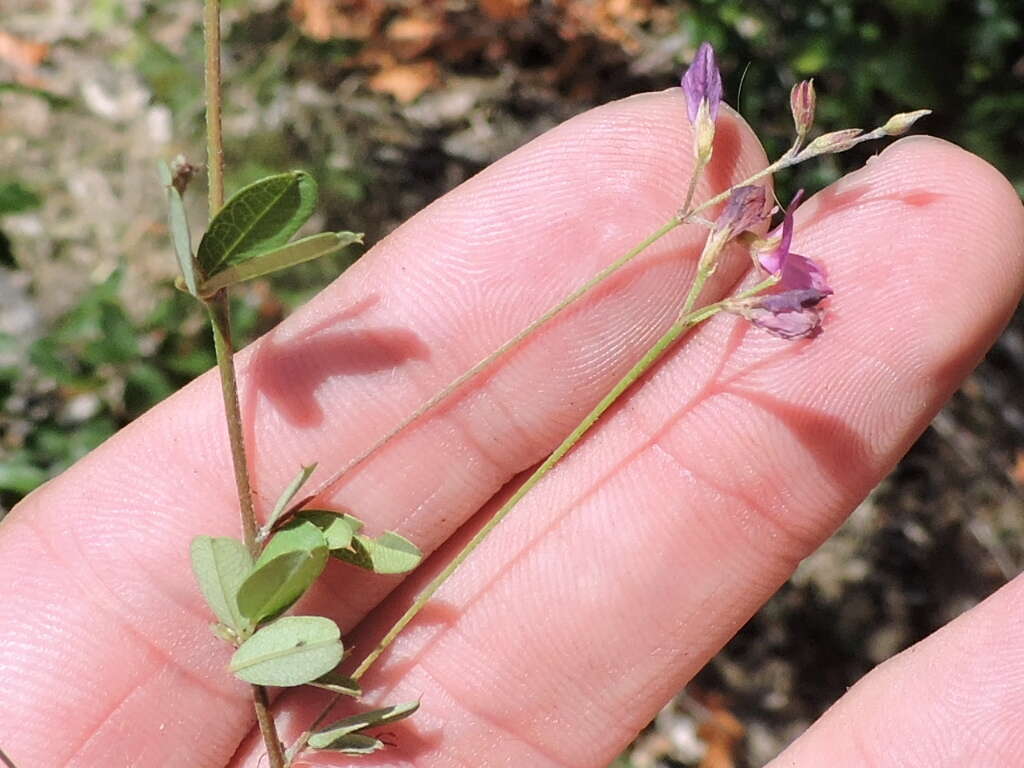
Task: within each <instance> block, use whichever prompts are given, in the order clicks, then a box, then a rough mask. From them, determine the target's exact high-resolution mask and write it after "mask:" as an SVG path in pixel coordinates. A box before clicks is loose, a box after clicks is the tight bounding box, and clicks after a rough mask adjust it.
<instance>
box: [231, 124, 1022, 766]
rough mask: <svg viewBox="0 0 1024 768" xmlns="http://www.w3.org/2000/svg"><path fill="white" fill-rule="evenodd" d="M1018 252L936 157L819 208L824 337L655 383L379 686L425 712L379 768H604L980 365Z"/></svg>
mask: <svg viewBox="0 0 1024 768" xmlns="http://www.w3.org/2000/svg"><path fill="white" fill-rule="evenodd" d="M1022 238H1024V214H1022V211H1021V207H1020V204H1019V202H1018V201H1017V198H1016V195H1015V194H1014V192H1013V190H1012V188H1011V187H1010V186H1009V184H1008V183H1007V182H1006V181H1005V180H1004V179H1003V178H1002V177H1001V176H1000V175H999V174H998V173H997V172H996V171H994V170H993V169H992V168H991V167H989V166H988V165H986V164H984V163H983V162H982V161H980V160H979V159H977V158H976V157H973V156H971V155H968V154H967V153H965V152H963V151H962V150H959V149H957V148H956V147H954V146H952V145H949V144H946V143H944V142H940V141H936V140H932V139H914V140H910V141H904V142H899V143H897V144H896V145H895V146H893V147H892V148H890V149H889V150H887V151H886V152H884V153H883V154H882V155H881V156H880V157H877V158H875V159H874V160H873V162H871V163H870V164H869V165H868V166H867V167H866V168H865V169H863V170H861V171H859V172H857V173H855V174H853V175H851V176H850V177H848V178H846V179H844V180H842V181H840V182H839V183H838V184H836V185H833V186H832V187H830V188H829V189H827V190H825V191H824V192H823V193H821V194H819V195H817V196H815V198H813V199H812V201H810V202H808V203H807V204H806V205H805V206H804V207H803V208H802V209H801V210H800V212H799V213H798V216H797V236H796V240H795V245H794V249H795V250H797V251H798V252H800V253H802V254H805V255H807V256H810V257H812V258H815V259H820V260H821V261H823V262H824V263H825V264H826V265H827V268H828V270H829V276H830V282H831V283H832V285H833V287H834V288H835V291H836V293H835V296H834V297H833V298H832V299H830V304H829V307H830V308H829V316H828V318H827V319H826V325H825V331H824V334H823V335H822V336H821V337H820V338H818V339H814V340H810V341H803V342H795V343H794V342H785V341H782V340H778V339H774V338H772V337H769V336H766V335H763V334H761V333H760V332H757V331H755V330H752V329H750V328H749V327H747V326H744V325H743V323H742V322H740V321H739V320H736V319H732V318H724V317H723V318H718V319H716V320H714V321H712V322H711V323H710V324H709V325H708V326H707V327H704V328H702V329H701V330H700V331H699V332H698V333H697V334H696V335H695V336H694V337H693V338H692V340H691V341H690V342H689V344H687V345H686V346H685V347H684V348H682V349H681V350H679V351H678V352H677V353H676V354H674V355H673V356H672V357H670V358H669V359H668V360H667V361H666V362H665V363H664V364H663V365H662V366H660V367H659V368H658V369H657V371H656V372H655V373H654V374H653V375H652V376H650V377H649V378H648V379H647V380H646V381H644V382H643V383H642V385H641V386H640V387H639V388H638V389H637V390H635V391H634V392H633V393H632V394H631V395H630V396H629V397H628V399H627V400H626V401H625V402H624V403H623V404H622V406H621V407H620V408H618V409H617V410H616V411H615V412H614V413H613V414H612V415H611V417H610V418H608V419H607V420H606V421H605V422H604V423H602V424H601V425H599V427H598V428H597V430H596V431H595V432H594V433H592V434H591V437H590V438H588V439H586V440H585V441H584V443H583V444H582V445H581V446H579V447H578V448H577V449H576V450H575V451H574V452H573V453H572V454H570V456H569V457H568V458H567V460H566V461H565V462H564V463H563V464H562V465H560V466H559V467H558V468H557V469H556V470H555V472H554V473H553V474H552V475H550V476H549V477H548V478H547V479H546V480H545V481H544V482H543V483H542V484H541V485H539V486H538V487H537V489H536V490H535V492H534V493H533V494H531V495H530V496H527V497H526V499H525V501H524V502H523V504H522V506H521V507H520V508H518V509H517V510H515V511H514V512H513V514H512V515H511V516H510V517H509V518H508V519H507V520H506V521H505V522H504V523H503V524H502V525H501V526H499V528H498V529H497V530H496V532H495V533H494V535H493V536H492V537H491V538H490V539H488V540H487V541H486V542H485V544H484V545H483V546H481V548H480V549H479V550H478V551H477V552H476V553H475V554H474V556H473V557H471V558H470V559H469V561H467V563H466V565H465V566H464V567H463V568H462V569H461V570H460V571H459V572H458V573H457V574H456V576H455V577H454V578H453V579H452V580H451V581H450V582H448V584H447V585H446V586H445V587H444V588H443V589H442V590H441V591H440V592H439V593H438V595H437V597H436V598H435V601H434V602H433V606H434V608H433V611H432V610H431V609H430V608H428V609H427V611H425V612H424V614H423V616H422V620H420V621H417V622H414V624H413V625H412V627H411V630H410V631H409V632H408V633H407V634H406V635H403V636H402V637H401V638H400V639H399V641H398V642H397V643H396V645H395V646H394V650H393V652H392V653H390V654H389V655H388V656H387V657H386V661H385V663H384V664H383V665H382V666H379V667H377V668H376V670H375V671H374V673H371V675H370V676H368V677H367V679H366V683H367V687H368V689H369V690H371V691H373V692H374V695H373V697H372V698H371V700H370V701H371V703H372V702H376V701H381V702H383V701H387V702H395V701H400V700H406V699H416V698H420V697H422V700H423V705H422V708H421V711H420V712H419V713H417V715H416V717H415V718H414V720H412V721H411V722H409V723H408V724H407V725H405V727H403V728H401V729H396V731H397V735H396V736H394V737H392V739H393V740H395V741H397V742H398V744H399V747H398V749H397V750H396V751H392V752H390V753H388V754H387V755H386V756H385V757H384V758H383V759H382V760H381V761H380V762H378V763H373V762H371V763H370V764H371V765H384V764H387V765H397V764H401V765H416V766H417V767H418V768H423V767H425V766H449V765H465V764H480V763H481V762H483V763H485V764H488V765H530V766H546V765H552V766H600V765H606V764H607V763H608V762H609V761H610V760H611V759H612V758H613V757H614V755H615V754H616V753H617V752H618V751H619V750H620V748H621V747H622V746H623V745H624V744H625V743H627V742H628V741H629V740H630V739H631V738H632V737H633V735H635V733H636V731H637V730H638V729H639V728H640V727H642V726H643V725H644V724H645V723H646V722H647V721H648V720H649V719H650V717H651V716H652V715H653V714H654V713H655V712H656V711H657V709H658V708H659V707H660V706H661V705H662V704H663V702H664V701H665V700H667V699H668V698H669V697H670V696H671V695H673V694H674V693H675V692H676V691H677V690H678V689H679V687H680V686H681V685H683V684H684V683H685V682H686V680H688V679H689V678H690V677H691V676H692V675H693V674H694V673H695V672H696V671H697V670H698V669H699V668H700V666H701V665H703V664H704V663H705V661H706V660H707V659H708V658H709V657H710V656H711V655H712V654H713V653H714V652H715V651H716V650H717V649H718V648H719V647H720V646H721V645H722V644H724V642H725V641H726V640H727V639H728V638H729V637H730V636H731V635H732V634H733V633H734V632H735V631H736V629H738V628H739V627H740V626H741V625H742V624H743V623H744V622H745V621H746V620H747V619H748V618H749V616H750V615H751V614H752V613H753V612H754V610H756V608H757V607H758V606H759V605H760V604H761V603H762V602H763V601H764V600H765V599H766V598H767V597H768V596H769V595H770V594H771V593H772V592H773V591H774V590H775V589H776V588H777V587H778V586H779V585H780V584H781V583H782V582H783V581H784V580H785V579H786V578H787V577H788V575H789V574H790V573H791V571H792V569H793V567H794V566H795V564H796V563H797V562H798V561H799V560H800V559H801V558H802V557H804V556H806V555H807V554H808V553H809V552H810V551H811V550H812V549H813V548H814V547H815V546H816V545H817V544H818V543H819V542H820V541H821V540H822V539H823V538H824V537H825V536H827V535H828V534H829V533H830V532H831V531H832V530H833V529H834V528H835V527H836V526H837V525H838V524H839V523H840V522H841V520H842V519H843V517H844V516H845V515H846V514H848V512H849V511H850V510H851V509H852V508H853V507H854V506H855V505H856V504H857V503H858V502H859V501H860V500H861V499H862V498H863V497H864V496H865V495H866V493H867V492H868V491H869V490H870V488H871V487H873V486H874V484H875V483H876V482H877V481H878V480H879V479H880V478H881V477H882V475H883V474H884V473H885V472H886V471H888V469H889V468H891V466H892V465H893V464H894V463H895V461H896V460H897V458H898V457H899V456H900V455H901V454H902V453H903V452H904V451H905V450H906V448H907V447H908V446H909V445H910V444H911V442H912V440H913V439H914V438H915V437H916V436H917V435H918V434H919V433H920V432H921V430H922V429H923V428H924V427H925V426H926V424H927V423H928V421H929V420H930V418H931V417H932V415H933V414H934V413H935V412H936V411H937V410H938V408H939V407H940V406H941V404H942V403H943V401H944V400H945V399H946V398H947V397H948V396H949V395H950V393H951V392H952V391H953V389H954V388H955V386H956V385H957V382H958V381H959V380H960V379H961V378H962V377H963V376H964V375H965V374H966V372H967V371H968V370H969V369H970V368H971V367H972V366H973V365H974V364H975V362H976V361H977V360H978V358H979V357H980V355H981V354H982V353H983V350H984V349H985V348H986V347H987V346H988V345H989V344H990V343H991V342H992V340H993V339H994V338H995V336H996V334H997V333H998V331H999V329H1000V328H1001V327H1002V326H1003V325H1004V324H1005V322H1006V320H1007V318H1008V317H1009V314H1010V312H1011V310H1012V308H1013V307H1014V305H1015V304H1016V302H1017V300H1018V298H1019V296H1020V293H1021V290H1022V287H1024V264H1022V252H1021V251H1022V245H1021V244H1022ZM448 554H449V555H450V554H451V552H448ZM434 567H435V568H436V565H435V566H434ZM422 578H426V574H423V575H422V576H421V577H420V578H418V580H419V581H422ZM414 589H415V585H413V584H411V583H407V584H406V585H403V589H402V591H401V593H399V594H396V595H393V596H392V598H393V599H389V600H388V601H386V602H385V604H384V606H383V608H382V609H381V610H380V612H379V613H375V614H373V615H371V617H370V619H368V620H367V622H366V623H365V626H364V627H363V628H361V629H360V631H359V632H357V633H356V634H355V635H354V637H353V642H354V643H355V644H356V645H357V647H361V648H364V649H366V648H370V647H372V644H373V641H374V639H375V638H376V637H378V636H379V635H380V634H381V632H382V631H383V628H384V627H386V626H387V625H388V623H389V621H390V620H391V619H393V618H394V617H395V616H396V614H397V613H399V612H400V611H401V610H402V608H403V606H404V604H407V602H408V600H409V599H410V598H411V596H412V593H413V591H414ZM292 706H293V707H299V706H301V702H299V701H296V700H295V699H293V700H292ZM305 706H306V707H308V709H307V710H306V711H295V712H291V713H289V715H288V716H289V718H290V719H291V720H292V721H293V722H296V723H304V722H308V721H309V717H310V715H311V714H312V712H313V711H314V708H313V706H314V705H313V703H312V702H309V701H308V700H307V702H306V704H305ZM482 756H486V758H484V757H482ZM314 762H323V763H325V764H327V763H328V761H327V760H325V759H321V758H319V757H317V758H316V759H315V761H314ZM246 764H247V765H252V764H254V761H253V760H252V758H251V757H250V758H249V759H248V762H247V763H246Z"/></svg>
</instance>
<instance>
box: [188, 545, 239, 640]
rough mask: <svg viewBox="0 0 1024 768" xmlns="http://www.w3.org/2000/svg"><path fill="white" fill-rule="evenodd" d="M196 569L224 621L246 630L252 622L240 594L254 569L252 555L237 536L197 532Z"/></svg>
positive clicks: (209, 601) (193, 551) (193, 552)
mask: <svg viewBox="0 0 1024 768" xmlns="http://www.w3.org/2000/svg"><path fill="white" fill-rule="evenodd" d="M191 555H192V571H193V573H195V575H196V580H197V581H198V582H199V589H200V591H201V592H202V593H203V597H205V598H206V602H207V604H208V605H209V606H210V608H211V609H212V610H213V612H214V614H216V616H217V618H218V619H220V621H221V623H222V624H224V625H226V626H228V627H230V628H231V629H233V630H234V631H235V632H236V633H239V634H240V633H243V632H245V631H247V630H248V629H249V627H250V622H249V621H248V619H246V618H245V616H244V615H243V614H242V612H241V611H240V610H239V608H238V603H237V601H236V597H237V595H238V591H239V589H240V587H241V586H242V584H243V583H244V582H245V580H246V578H247V577H248V576H249V573H250V572H251V571H252V557H251V556H250V555H249V551H248V550H247V549H246V548H245V545H244V544H242V542H240V541H238V540H236V539H227V538H212V537H210V536H196V537H195V538H194V539H192V546H191Z"/></svg>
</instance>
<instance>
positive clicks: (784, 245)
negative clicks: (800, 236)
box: [730, 190, 832, 339]
mask: <svg viewBox="0 0 1024 768" xmlns="http://www.w3.org/2000/svg"><path fill="white" fill-rule="evenodd" d="M802 198H803V190H800V191H799V192H797V194H796V196H795V197H794V198H793V200H792V202H791V203H790V204H789V208H788V209H787V210H786V215H785V218H783V220H782V227H781V234H780V235H779V236H778V237H779V241H778V245H776V246H775V247H774V248H773V249H771V250H770V251H765V252H759V253H757V262H758V264H759V265H760V266H761V268H762V269H764V270H765V271H766V272H769V273H771V274H773V275H777V276H778V278H779V282H778V283H777V285H778V287H779V288H780V290H777V291H775V292H774V293H766V294H761V295H759V296H754V297H752V298H750V299H745V300H743V301H737V302H735V303H733V305H732V306H731V307H730V309H731V311H733V312H736V313H738V314H741V315H743V316H744V317H746V318H747V319H748V320H750V321H751V322H752V323H754V325H756V326H758V327H760V328H764V329H765V330H766V331H769V332H771V333H774V334H775V335H776V336H781V337H782V338H784V339H798V338H805V337H810V336H814V335H815V334H817V332H818V330H819V328H820V327H821V318H822V312H821V309H820V307H819V304H821V302H822V301H823V300H824V299H825V297H826V296H830V295H831V294H832V289H831V288H830V287H829V285H828V283H827V282H826V281H825V274H824V272H822V270H821V268H820V267H819V266H818V265H817V264H815V263H814V262H813V261H811V259H808V258H807V257H806V256H801V255H800V254H798V253H793V252H792V251H790V250H789V249H790V245H791V244H792V241H793V211H794V210H796V207H797V206H798V205H799V204H800V200H801V199H802Z"/></svg>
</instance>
